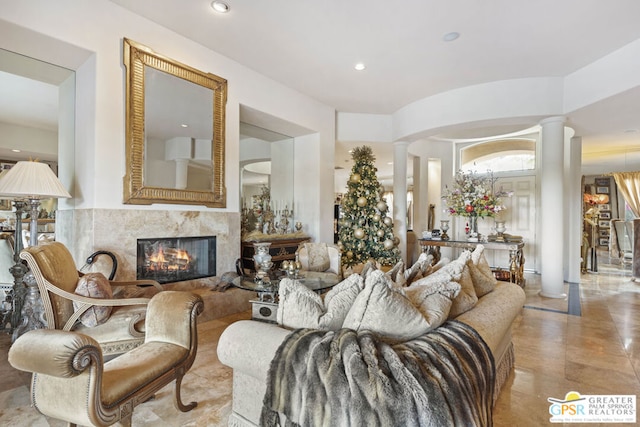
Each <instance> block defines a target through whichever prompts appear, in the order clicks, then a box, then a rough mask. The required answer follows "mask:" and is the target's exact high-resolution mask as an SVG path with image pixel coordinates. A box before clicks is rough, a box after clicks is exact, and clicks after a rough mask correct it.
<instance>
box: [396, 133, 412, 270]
mask: <svg viewBox="0 0 640 427" xmlns="http://www.w3.org/2000/svg"><path fill="white" fill-rule="evenodd" d="M408 146H409V143H408V142H405V141H398V142H394V143H393V234H394V235H395V236H396V237H397V238H399V239H400V243H399V244H398V247H399V248H400V252H401V253H402V260H403V261H405V262H406V261H407V148H408Z"/></svg>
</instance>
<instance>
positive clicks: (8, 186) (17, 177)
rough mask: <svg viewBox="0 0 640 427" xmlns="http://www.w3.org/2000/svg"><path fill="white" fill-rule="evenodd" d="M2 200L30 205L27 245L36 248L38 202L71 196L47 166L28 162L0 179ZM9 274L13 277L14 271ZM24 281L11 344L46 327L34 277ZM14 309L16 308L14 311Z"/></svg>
mask: <svg viewBox="0 0 640 427" xmlns="http://www.w3.org/2000/svg"><path fill="white" fill-rule="evenodd" d="M3 197H4V198H12V199H14V205H15V206H16V208H18V204H16V203H17V202H22V203H23V204H28V205H30V206H31V214H30V215H31V226H30V227H31V228H30V231H29V234H30V241H29V245H30V246H37V245H38V206H40V200H42V199H51V198H69V197H71V195H70V194H69V192H68V191H67V190H66V189H65V188H64V186H63V185H62V183H61V182H60V180H59V179H58V177H57V176H56V175H55V174H54V173H53V171H52V170H51V168H50V167H49V165H47V164H46V163H40V162H38V161H33V160H29V161H20V162H18V163H16V164H15V165H13V167H12V168H11V169H9V170H8V171H7V172H6V173H5V174H4V175H3V176H2V177H1V178H0V198H3ZM23 206H24V205H23ZM18 225H19V224H18V223H16V247H17V246H18V242H17V240H18V239H21V238H22V236H19V233H21V232H22V230H18ZM20 228H22V227H20ZM18 261H19V259H16V263H18ZM14 267H15V266H14ZM16 273H18V274H19V273H20V271H16ZM12 274H14V273H13V269H12ZM14 277H15V278H16V284H15V285H14V294H19V293H20V284H19V283H17V282H18V277H17V275H16V274H14ZM23 280H24V282H25V283H26V284H27V294H26V297H25V298H24V302H23V304H22V307H21V309H20V318H21V320H20V322H19V324H17V325H15V326H14V325H13V324H12V327H13V336H12V340H13V341H15V340H16V339H17V338H18V337H19V336H20V335H22V334H23V333H25V332H27V331H29V330H31V329H39V328H44V327H45V326H46V325H45V324H44V308H43V306H42V299H41V298H40V293H39V292H38V285H37V284H36V282H35V279H34V278H33V277H25V278H24V279H23ZM16 291H18V292H16ZM17 309H18V307H16V310H17ZM14 314H15V313H14ZM16 318H17V316H16Z"/></svg>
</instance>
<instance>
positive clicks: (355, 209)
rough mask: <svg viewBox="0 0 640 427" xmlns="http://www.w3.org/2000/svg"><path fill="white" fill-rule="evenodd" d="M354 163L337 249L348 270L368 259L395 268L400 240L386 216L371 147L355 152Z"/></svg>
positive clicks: (344, 202)
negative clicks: (395, 235) (338, 248)
mask: <svg viewBox="0 0 640 427" xmlns="http://www.w3.org/2000/svg"><path fill="white" fill-rule="evenodd" d="M352 157H353V160H354V165H353V168H352V169H351V175H350V177H349V181H348V182H347V187H348V190H347V194H345V195H344V197H343V198H342V214H343V217H342V219H341V222H340V231H339V237H340V240H339V241H338V247H340V249H341V250H342V263H343V264H344V265H346V266H347V267H350V266H353V265H355V264H361V263H365V262H367V261H369V260H373V261H376V262H377V263H379V264H381V265H394V264H395V263H397V262H398V261H399V260H400V250H399V249H398V243H399V239H398V238H396V237H394V235H393V221H392V220H391V217H389V216H387V213H388V206H387V203H386V201H385V199H384V198H383V197H382V194H383V191H384V188H382V186H381V185H380V183H379V182H378V178H377V177H376V172H377V171H378V169H377V168H376V167H375V166H374V164H373V162H374V161H375V157H374V156H373V152H372V150H371V147H367V146H363V147H358V148H356V149H354V150H353V153H352Z"/></svg>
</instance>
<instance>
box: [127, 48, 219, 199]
mask: <svg viewBox="0 0 640 427" xmlns="http://www.w3.org/2000/svg"><path fill="white" fill-rule="evenodd" d="M123 60H124V65H125V67H126V70H127V78H126V129H127V132H126V158H127V165H126V166H127V171H126V173H125V176H124V203H125V204H143V205H149V204H152V203H176V204H191V205H205V206H208V207H214V208H224V207H226V205H227V197H226V188H225V178H224V177H225V108H226V103H227V80H226V79H223V78H221V77H218V76H216V75H214V74H211V73H204V72H202V71H199V70H196V69H194V68H191V67H189V66H187V65H185V64H181V63H180V62H177V61H174V60H172V59H169V58H167V57H165V56H162V55H159V54H157V53H155V52H154V51H153V50H151V49H149V48H148V47H146V46H144V45H141V44H139V43H136V42H134V41H132V40H129V39H126V38H125V39H124V55H123ZM145 67H152V68H155V69H156V70H159V71H162V72H164V73H167V74H170V75H173V76H175V77H178V78H181V79H184V80H187V81H189V82H192V83H195V84H197V85H200V86H203V87H205V88H208V89H211V90H212V94H213V110H214V111H213V135H212V144H213V146H212V150H211V162H212V166H213V173H212V177H211V179H212V187H211V189H212V191H200V190H183V189H174V188H162V187H150V186H145V185H144V179H143V178H144V167H145V163H144V160H145V159H144V157H145Z"/></svg>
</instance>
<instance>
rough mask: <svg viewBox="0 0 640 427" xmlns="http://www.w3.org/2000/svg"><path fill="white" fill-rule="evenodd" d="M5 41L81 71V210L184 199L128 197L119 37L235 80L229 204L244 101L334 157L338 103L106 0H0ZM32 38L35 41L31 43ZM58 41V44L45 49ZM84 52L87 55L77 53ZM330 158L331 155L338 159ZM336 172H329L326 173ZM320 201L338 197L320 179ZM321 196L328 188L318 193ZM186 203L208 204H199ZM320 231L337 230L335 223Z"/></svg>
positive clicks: (315, 175)
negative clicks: (302, 131) (310, 135)
mask: <svg viewBox="0 0 640 427" xmlns="http://www.w3.org/2000/svg"><path fill="white" fill-rule="evenodd" d="M0 20H4V22H0V28H1V30H0V47H2V48H4V49H7V50H11V51H14V52H17V53H22V54H27V55H29V56H32V57H35V58H38V59H43V60H47V61H49V62H52V63H54V64H57V65H61V66H65V67H70V64H73V65H72V68H73V69H76V71H77V75H76V78H77V85H76V87H77V89H78V92H77V98H76V113H77V116H76V119H77V123H76V159H75V165H74V169H75V173H76V175H75V189H76V192H75V193H74V194H73V196H74V198H75V202H76V208H102V209H114V208H115V209H159V208H161V209H166V210H180V209H184V206H179V205H153V206H131V205H124V204H123V203H122V194H123V187H122V177H123V176H124V174H125V152H124V149H125V114H124V105H125V100H124V95H125V94H124V92H125V91H124V73H125V70H124V66H123V64H122V39H123V37H127V38H130V39H132V40H135V41H137V42H140V43H142V44H145V45H147V46H148V47H150V48H152V49H154V50H155V51H157V52H159V53H161V54H163V55H165V56H167V57H169V58H172V59H175V60H177V61H180V62H183V63H186V64H188V65H190V66H192V67H194V68H197V69H200V70H202V71H206V72H211V73H214V74H216V75H219V76H221V77H224V78H226V79H227V80H228V84H229V87H228V102H227V115H226V130H227V132H226V137H227V138H226V187H227V195H228V196H227V208H226V209H223V210H227V211H233V212H237V211H238V210H239V197H237V195H238V194H239V192H240V188H239V152H238V146H239V144H238V141H239V106H240V104H243V105H246V106H250V107H252V108H255V109H257V110H260V111H264V112H268V113H269V114H272V115H274V116H276V117H279V118H282V119H283V120H287V121H289V122H292V123H296V124H298V125H300V126H303V127H305V128H307V129H311V130H313V131H314V132H316V141H315V143H314V144H310V145H309V146H307V147H306V150H307V151H306V152H307V154H308V155H310V156H312V157H315V158H321V159H327V155H325V152H324V148H325V147H329V148H327V150H329V151H330V152H333V146H334V129H335V123H334V122H335V112H334V110H333V109H332V108H331V107H328V106H326V105H323V104H321V103H319V102H317V101H315V100H313V99H310V98H308V97H306V96H304V95H301V94H300V93H299V92H296V91H294V90H292V89H289V88H287V87H285V86H283V85H281V84H279V83H276V82H274V81H272V80H270V79H268V78H266V77H264V76H262V75H260V74H257V73H256V72H254V71H252V70H250V69H248V68H246V67H244V66H242V65H240V64H238V63H236V62H234V61H232V60H230V59H228V58H226V57H224V56H222V55H219V54H218V53H216V52H213V51H211V50H208V49H206V48H204V47H203V46H202V45H200V44H197V43H195V42H192V41H190V40H188V39H186V38H184V37H182V36H179V35H177V34H175V33H173V32H171V31H169V30H167V29H165V28H163V27H161V26H159V25H157V24H155V23H153V22H151V21H148V20H146V19H143V18H141V17H139V16H138V15H135V14H133V13H131V12H129V11H126V10H125V9H123V8H121V7H119V6H117V5H115V4H114V3H111V2H109V1H106V0H92V1H90V2H88V1H82V0H60V1H56V2H51V1H46V0H31V1H23V2H15V1H10V0H0ZM30 41H32V42H30ZM48 45H55V47H56V48H55V49H47V47H48ZM78 58H81V59H78ZM331 163H333V160H332V159H331ZM328 172H330V173H328ZM306 176H307V178H308V179H309V180H311V181H313V182H315V183H317V182H318V181H323V180H331V181H332V180H333V168H332V167H331V168H324V167H323V168H315V170H309V171H307V174H306ZM306 191H307V195H308V196H309V197H311V198H313V199H314V200H313V204H314V206H313V208H312V209H314V210H316V211H321V210H322V209H321V203H324V202H325V200H323V199H325V198H326V201H327V204H331V202H332V200H333V192H332V191H331V194H330V195H329V197H327V196H326V194H323V193H326V191H323V188H322V185H321V186H317V185H313V186H308V188H307V189H306ZM321 194H323V195H322V196H321ZM189 209H193V210H205V209H209V208H205V207H199V206H192V207H189ZM314 228H316V229H317V230H318V232H320V230H323V231H322V232H323V233H326V234H328V233H330V232H331V229H332V221H327V222H326V224H322V225H317V226H315V227H314Z"/></svg>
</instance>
